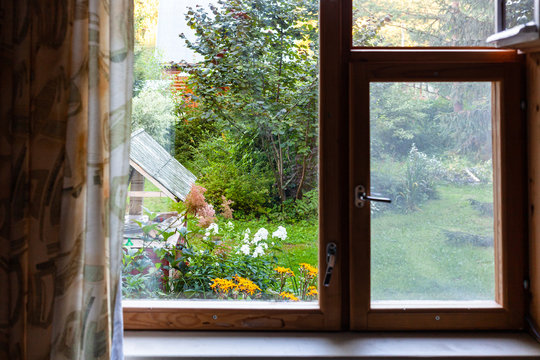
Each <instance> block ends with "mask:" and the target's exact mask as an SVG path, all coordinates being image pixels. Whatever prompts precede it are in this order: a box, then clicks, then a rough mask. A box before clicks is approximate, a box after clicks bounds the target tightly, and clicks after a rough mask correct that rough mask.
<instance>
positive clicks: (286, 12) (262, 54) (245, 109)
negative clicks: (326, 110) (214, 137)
mask: <svg viewBox="0 0 540 360" xmlns="http://www.w3.org/2000/svg"><path fill="white" fill-rule="evenodd" d="M186 19H187V21H188V24H189V25H190V26H191V27H192V28H193V29H194V30H195V33H196V35H197V40H196V41H194V42H189V41H187V40H186V43H187V45H188V47H190V48H191V49H193V50H194V51H195V52H196V53H198V54H200V55H202V57H203V59H204V60H202V61H201V62H199V63H196V64H189V65H188V64H186V65H185V66H184V68H183V69H184V71H186V72H187V73H189V78H188V82H187V83H188V86H189V88H190V89H191V90H192V91H193V95H192V98H191V99H190V100H187V102H189V101H194V102H195V103H196V104H197V106H195V107H193V106H191V107H190V106H187V105H186V104H184V105H182V104H181V105H180V106H179V113H180V116H181V117H182V119H184V120H185V121H186V122H188V123H189V122H190V121H193V118H198V119H200V120H199V123H204V121H206V122H213V123H215V124H216V126H217V127H218V129H219V133H224V134H225V136H226V137H227V138H230V139H233V140H234V141H238V142H240V143H241V144H245V143H248V142H249V143H252V144H253V147H252V148H254V149H255V150H256V151H254V152H253V154H254V156H255V157H256V160H257V162H259V163H261V164H262V165H261V167H263V168H268V169H271V171H272V175H273V178H274V185H275V186H274V187H273V189H274V190H275V196H276V197H277V198H278V199H279V200H280V201H281V202H283V201H285V200H286V199H287V198H289V197H292V198H296V197H300V196H301V193H302V191H304V190H305V189H306V188H307V189H309V188H310V187H313V184H314V181H316V163H317V128H318V124H317V123H318V121H317V84H318V66H317V52H318V43H317V4H316V2H308V3H306V2H305V1H300V0H285V1H263V0H234V1H226V2H225V1H222V2H220V6H219V7H211V8H210V13H208V10H206V9H204V8H202V7H199V8H195V9H191V10H190V11H189V12H188V14H187V15H186ZM183 128H185V127H184V123H182V124H181V125H180V126H179V131H180V132H181V133H182V132H186V133H189V132H190V131H187V130H185V131H183ZM199 144H200V142H199ZM260 155H263V156H262V157H261V156H260ZM246 156H250V154H249V153H248V154H246ZM254 160H255V159H254ZM228 198H231V199H233V198H232V197H230V196H228ZM233 200H234V199H233ZM236 205H238V203H236Z"/></svg>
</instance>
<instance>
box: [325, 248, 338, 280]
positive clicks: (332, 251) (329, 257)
mask: <svg viewBox="0 0 540 360" xmlns="http://www.w3.org/2000/svg"><path fill="white" fill-rule="evenodd" d="M336 256H337V245H336V243H333V242H331V243H328V245H326V273H325V275H324V282H323V285H324V286H325V287H328V286H329V285H330V279H331V278H332V272H333V271H334V266H336Z"/></svg>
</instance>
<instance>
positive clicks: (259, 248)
mask: <svg viewBox="0 0 540 360" xmlns="http://www.w3.org/2000/svg"><path fill="white" fill-rule="evenodd" d="M261 255H264V249H263V247H262V246H261V244H259V245H257V247H256V248H255V251H253V255H251V256H252V257H254V258H256V257H257V256H261Z"/></svg>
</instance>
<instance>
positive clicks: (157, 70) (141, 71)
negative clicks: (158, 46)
mask: <svg viewBox="0 0 540 360" xmlns="http://www.w3.org/2000/svg"><path fill="white" fill-rule="evenodd" d="M133 77H134V79H133V96H137V94H139V92H140V91H142V90H143V89H144V88H145V83H146V81H148V80H163V64H162V61H161V60H160V56H159V55H157V54H156V50H154V49H153V48H149V47H144V46H141V45H138V46H135V50H134V63H133Z"/></svg>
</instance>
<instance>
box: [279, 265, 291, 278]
mask: <svg viewBox="0 0 540 360" xmlns="http://www.w3.org/2000/svg"><path fill="white" fill-rule="evenodd" d="M274 271H276V272H277V273H278V274H280V275H285V276H294V273H293V272H292V270H291V269H290V268H286V267H283V266H278V267H276V268H275V269H274Z"/></svg>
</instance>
